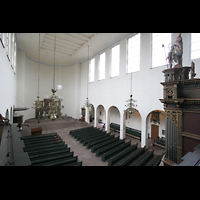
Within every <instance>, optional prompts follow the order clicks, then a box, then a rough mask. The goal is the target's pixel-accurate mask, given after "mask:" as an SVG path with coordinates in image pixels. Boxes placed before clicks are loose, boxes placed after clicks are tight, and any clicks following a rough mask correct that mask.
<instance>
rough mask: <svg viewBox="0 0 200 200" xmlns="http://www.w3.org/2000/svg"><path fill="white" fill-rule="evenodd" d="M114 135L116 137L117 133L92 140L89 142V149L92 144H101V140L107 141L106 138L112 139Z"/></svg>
mask: <svg viewBox="0 0 200 200" xmlns="http://www.w3.org/2000/svg"><path fill="white" fill-rule="evenodd" d="M114 137H115V135H108V136H106V137H104V138H101V139H97V140H94V141H92V142H88V144H87V149H90V148H91V147H92V146H94V145H97V144H99V143H101V142H104V141H106V140H110V139H112V138H114Z"/></svg>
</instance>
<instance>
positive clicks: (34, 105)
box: [32, 33, 42, 117]
mask: <svg viewBox="0 0 200 200" xmlns="http://www.w3.org/2000/svg"><path fill="white" fill-rule="evenodd" d="M38 60H39V62H38V96H37V100H34V103H33V107H32V108H35V109H40V108H42V102H41V101H40V97H39V88H40V33H39V48H38ZM39 114H40V113H39ZM38 117H39V115H38Z"/></svg>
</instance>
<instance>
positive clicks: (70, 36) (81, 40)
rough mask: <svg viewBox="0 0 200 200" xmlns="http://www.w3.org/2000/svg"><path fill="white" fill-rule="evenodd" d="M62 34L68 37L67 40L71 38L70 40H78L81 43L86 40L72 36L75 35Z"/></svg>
mask: <svg viewBox="0 0 200 200" xmlns="http://www.w3.org/2000/svg"><path fill="white" fill-rule="evenodd" d="M60 34H62V35H64V36H65V38H66V37H67V38H70V39H73V40H78V41H80V42H82V43H83V42H85V39H81V38H78V37H76V36H74V35H72V34H73V33H65V34H64V33H60Z"/></svg>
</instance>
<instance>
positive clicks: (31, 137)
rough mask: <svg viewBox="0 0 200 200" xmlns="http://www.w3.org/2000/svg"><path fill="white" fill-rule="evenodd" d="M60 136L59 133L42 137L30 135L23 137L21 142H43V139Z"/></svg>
mask: <svg viewBox="0 0 200 200" xmlns="http://www.w3.org/2000/svg"><path fill="white" fill-rule="evenodd" d="M57 135H58V134H57V133H48V134H42V135H31V136H30V135H28V136H22V137H20V139H21V140H24V141H25V140H27V141H28V140H29V141H30V140H32V141H33V140H41V139H42V138H43V139H46V138H47V137H52V136H57Z"/></svg>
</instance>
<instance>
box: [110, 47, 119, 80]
mask: <svg viewBox="0 0 200 200" xmlns="http://www.w3.org/2000/svg"><path fill="white" fill-rule="evenodd" d="M117 46H118V48H119V52H118V54H119V55H118V62H117V67H118V69H117V72H118V73H116V74H115V73H113V69H114V71H116V67H115V68H113V66H114V65H113V55H112V53H113V49H114V48H116V47H117ZM110 49H111V53H110V78H114V77H118V76H119V74H120V44H119V43H118V44H116V45H114V46H113V47H111V48H110ZM114 57H117V55H114Z"/></svg>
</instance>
